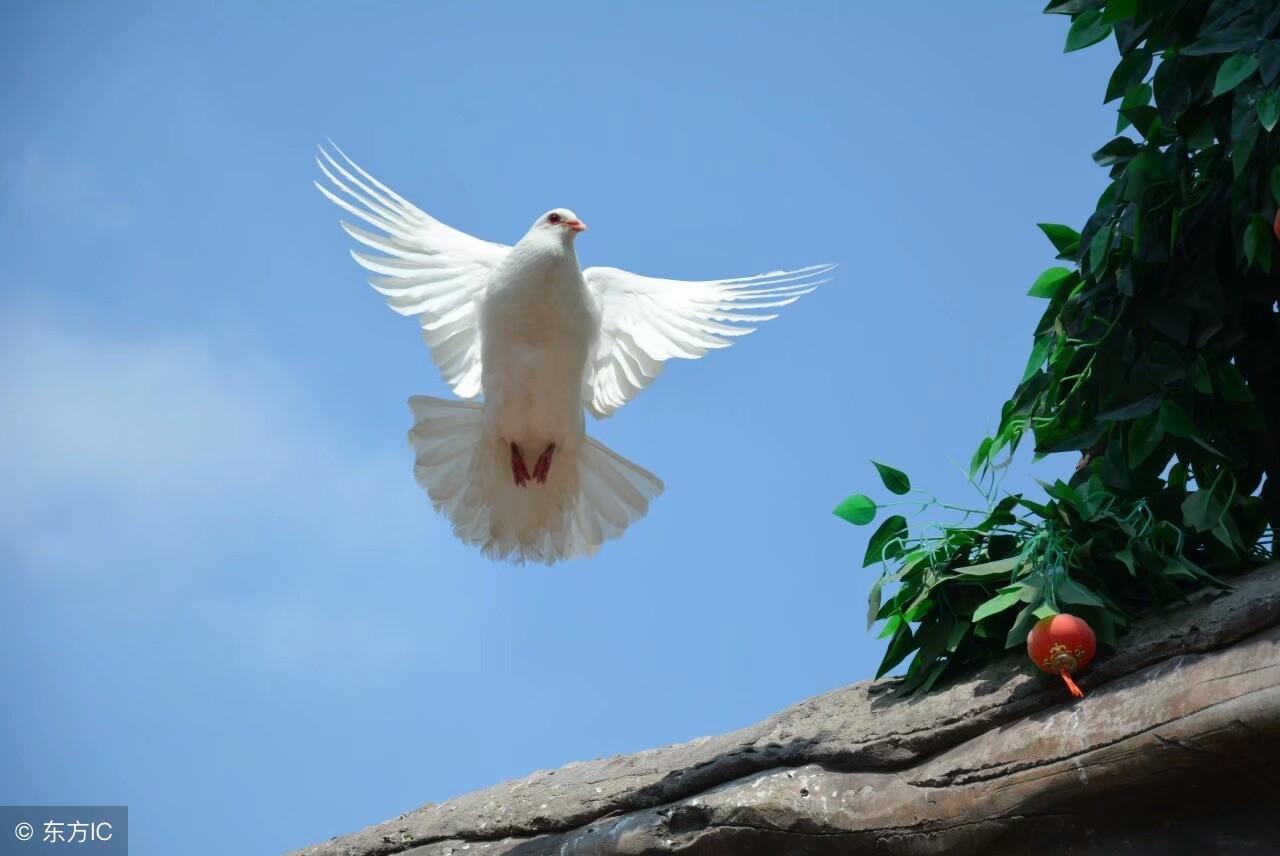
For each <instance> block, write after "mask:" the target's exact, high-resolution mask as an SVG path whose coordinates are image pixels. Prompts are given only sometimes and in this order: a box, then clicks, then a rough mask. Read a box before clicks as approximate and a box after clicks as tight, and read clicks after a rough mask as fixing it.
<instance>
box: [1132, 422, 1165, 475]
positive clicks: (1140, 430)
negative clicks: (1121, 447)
mask: <svg viewBox="0 0 1280 856" xmlns="http://www.w3.org/2000/svg"><path fill="white" fill-rule="evenodd" d="M1126 439H1127V443H1126V447H1127V448H1126V451H1128V453H1129V466H1131V467H1133V468H1134V469H1137V468H1138V467H1139V466H1140V465H1141V464H1142V462H1143V461H1145V460H1146V459H1147V458H1148V457H1150V456H1151V453H1152V452H1154V451H1155V450H1156V448H1157V447H1159V445H1160V441H1161V440H1163V439H1164V428H1163V427H1161V425H1160V417H1159V416H1157V415H1156V414H1155V412H1154V411H1153V412H1152V413H1150V414H1148V415H1146V416H1143V417H1142V418H1141V419H1137V420H1135V421H1134V422H1133V423H1132V424H1131V425H1130V426H1129V428H1128V432H1127V435H1126Z"/></svg>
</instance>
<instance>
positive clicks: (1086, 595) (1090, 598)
mask: <svg viewBox="0 0 1280 856" xmlns="http://www.w3.org/2000/svg"><path fill="white" fill-rule="evenodd" d="M1056 594H1057V596H1058V600H1060V601H1064V602H1066V603H1074V604H1077V605H1079V606H1101V607H1103V608H1104V609H1105V608H1106V604H1105V603H1103V602H1102V599H1101V598H1099V597H1098V596H1097V595H1096V594H1094V593H1093V592H1091V591H1089V589H1087V588H1085V587H1084V586H1082V585H1080V584H1079V583H1078V582H1076V581H1075V580H1073V579H1071V578H1070V577H1062V578H1060V579H1059V580H1058V589H1057V592H1056Z"/></svg>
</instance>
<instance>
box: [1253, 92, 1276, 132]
mask: <svg viewBox="0 0 1280 856" xmlns="http://www.w3.org/2000/svg"><path fill="white" fill-rule="evenodd" d="M1258 121H1259V122H1261V123H1262V127H1264V128H1266V129H1267V130H1268V131H1270V130H1271V129H1272V128H1274V127H1275V126H1276V122H1277V121H1280V90H1276V89H1272V90H1270V91H1269V92H1266V93H1263V96H1262V97H1261V98H1259V99H1258Z"/></svg>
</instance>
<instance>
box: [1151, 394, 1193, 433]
mask: <svg viewBox="0 0 1280 856" xmlns="http://www.w3.org/2000/svg"><path fill="white" fill-rule="evenodd" d="M1160 425H1161V427H1162V428H1164V430H1165V432H1166V433H1168V434H1172V435H1173V436H1174V437H1181V438H1182V439H1184V440H1190V439H1191V438H1192V437H1194V436H1196V426H1195V423H1194V422H1192V421H1191V417H1190V416H1188V415H1187V411H1185V410H1183V409H1182V408H1181V407H1179V406H1178V405H1177V404H1176V403H1174V402H1172V401H1166V402H1164V403H1163V404H1161V405H1160Z"/></svg>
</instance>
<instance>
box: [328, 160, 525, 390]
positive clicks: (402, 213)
mask: <svg viewBox="0 0 1280 856" xmlns="http://www.w3.org/2000/svg"><path fill="white" fill-rule="evenodd" d="M334 148H335V149H337V152H338V155H339V156H340V157H341V158H342V160H343V161H344V162H345V164H344V163H340V162H339V161H338V160H336V159H335V158H334V157H333V156H332V155H330V154H329V152H327V151H326V150H325V149H324V148H321V149H320V157H317V158H316V163H317V164H319V166H320V171H321V172H323V173H324V176H325V178H327V179H328V180H329V184H330V186H325V185H324V184H321V183H320V182H319V181H317V182H316V183H315V185H316V187H318V188H319V189H320V192H321V193H323V194H324V195H325V196H327V197H328V198H329V200H330V201H332V202H333V203H334V204H335V205H338V206H339V207H341V208H342V209H344V210H345V211H347V212H348V213H350V214H353V215H355V216H356V217H359V218H360V219H361V220H363V221H365V222H366V223H368V224H370V225H372V226H375V227H377V228H378V230H379V231H380V232H382V233H383V234H375V233H373V232H368V231H366V230H364V229H361V228H359V227H357V226H353V225H351V224H350V223H343V224H342V228H343V229H346V230H347V233H348V234H349V235H351V237H353V238H355V239H356V240H357V241H359V242H360V243H362V244H364V245H365V246H367V247H372V248H373V249H375V250H378V251H379V252H381V253H384V254H385V255H371V254H367V253H358V252H355V251H352V253H351V255H352V256H353V257H354V258H355V260H356V261H357V262H359V263H360V264H361V265H362V266H363V267H365V268H367V269H369V270H371V271H373V272H374V273H376V274H381V276H375V277H373V278H371V279H370V280H369V284H370V285H372V286H373V287H374V288H376V289H377V290H378V291H380V292H382V294H384V295H386V298H387V302H388V303H389V304H390V305H391V308H392V309H394V310H395V311H396V312H399V313H400V314H401V315H420V316H422V319H421V320H422V335H423V338H424V339H426V342H427V347H429V348H430V349H431V357H432V358H433V359H434V360H435V362H436V365H438V366H439V367H440V371H441V373H442V374H443V375H444V379H445V381H447V382H448V384H449V386H451V387H453V391H454V392H455V393H456V394H457V395H459V396H461V397H462V398H474V397H475V396H477V395H479V394H480V323H479V302H480V299H481V298H482V297H484V293H485V286H486V285H487V284H488V281H489V274H490V273H491V272H492V271H493V270H494V269H495V268H496V267H497V266H498V264H499V263H500V262H501V261H502V259H503V257H504V256H506V254H507V251H508V250H510V249H511V248H510V247H507V246H503V245H502V244H493V243H490V242H488V241H482V240H480V239H479V238H474V237H472V236H471V235H468V234H466V233H465V232H460V231H458V230H457V229H454V228H452V227H450V226H446V225H445V224H444V223H441V222H440V221H439V220H436V219H435V218H434V217H431V216H430V215H428V214H427V213H425V212H424V211H422V210H420V209H418V208H417V207H416V206H414V205H413V204H412V203H410V202H409V201H408V200H406V199H405V198H404V197H402V196H400V195H399V194H397V193H396V192H395V191H393V190H391V188H389V187H387V186H386V185H385V184H383V183H382V182H380V181H378V180H377V179H376V178H374V177H373V176H371V175H370V174H369V173H367V172H365V171H364V170H363V169H361V168H360V167H359V166H357V165H356V163H355V162H354V161H352V160H351V159H350V158H349V157H347V156H346V154H345V153H343V151H342V150H341V149H338V147H337V146H334ZM343 197H346V198H343Z"/></svg>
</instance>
